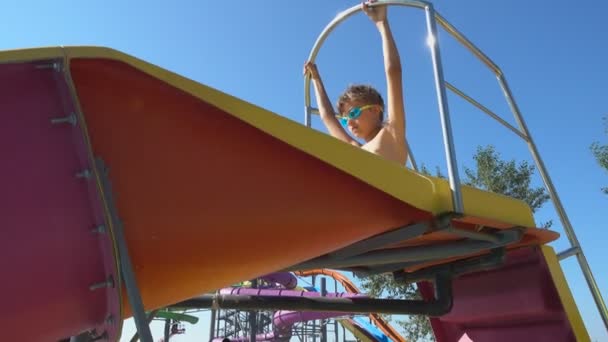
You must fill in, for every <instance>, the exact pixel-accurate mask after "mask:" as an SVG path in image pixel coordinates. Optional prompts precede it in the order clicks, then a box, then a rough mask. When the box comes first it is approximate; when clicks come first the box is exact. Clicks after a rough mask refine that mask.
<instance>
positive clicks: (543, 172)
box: [304, 0, 608, 329]
mask: <svg viewBox="0 0 608 342" xmlns="http://www.w3.org/2000/svg"><path fill="white" fill-rule="evenodd" d="M378 5H396V6H407V7H414V8H417V9H422V10H424V11H425V14H426V26H427V32H428V37H429V39H428V41H429V46H430V49H431V58H432V62H433V71H434V76H435V88H436V91H437V100H438V105H439V113H440V117H441V128H442V133H443V143H444V149H445V156H446V161H447V169H448V177H449V183H450V189H451V194H452V201H453V203H454V212H456V213H458V214H462V213H463V212H464V203H463V201H462V194H461V185H460V177H459V175H458V168H457V163H456V152H455V150H454V139H453V136H452V127H451V123H450V115H449V110H448V102H447V96H446V88H447V89H449V90H450V91H452V92H453V93H454V94H456V95H459V96H460V97H462V98H463V99H465V100H467V101H468V102H469V103H471V104H472V105H474V106H475V107H477V108H478V109H480V110H481V111H483V112H484V113H486V114H488V115H489V116H490V117H492V118H493V119H495V120H496V121H498V122H499V123H501V124H502V125H503V126H505V127H506V128H508V129H509V130H511V131H512V132H513V133H515V134H516V135H517V136H519V137H520V138H522V139H523V140H524V141H525V142H526V143H527V145H528V149H529V150H530V153H531V154H532V158H533V159H534V162H535V164H536V167H537V168H538V170H539V173H540V176H541V178H542V181H543V184H544V186H545V188H546V190H547V191H548V193H549V196H550V198H551V200H552V202H553V204H554V206H555V209H556V211H557V213H558V215H559V218H560V221H561V223H562V225H563V228H564V231H565V233H566V236H567V238H568V240H569V241H570V247H569V248H567V249H566V250H564V251H561V252H560V253H558V258H559V260H560V261H561V260H564V259H566V258H568V257H571V256H576V258H577V260H578V263H579V266H580V268H581V270H582V272H583V274H584V276H585V280H586V281H587V285H588V287H589V290H590V291H591V294H592V296H593V299H594V301H595V304H596V306H597V309H598V311H599V313H600V316H601V317H602V320H603V322H604V326H605V327H606V329H608V309H607V308H606V304H605V302H604V299H603V298H602V295H601V293H600V290H599V287H598V285H597V283H596V281H595V278H594V276H593V273H592V272H591V268H590V267H589V263H588V262H587V258H586V257H585V254H584V253H583V249H582V247H581V245H580V242H579V241H578V238H577V237H576V233H575V232H574V228H573V227H572V224H571V223H570V219H569V218H568V215H567V214H566V210H565V209H564V207H563V205H562V202H561V200H560V198H559V196H558V194H557V191H556V189H555V186H554V185H553V182H552V181H551V178H550V177H549V173H548V172H547V169H546V167H545V164H544V162H543V160H542V159H541V157H540V154H539V152H538V149H537V147H536V144H535V143H534V140H533V139H532V136H531V134H530V132H529V130H528V127H527V125H526V123H525V121H524V119H523V117H522V115H521V112H520V110H519V107H518V106H517V103H516V102H515V99H514V98H513V95H512V93H511V90H510V88H509V85H508V84H507V80H506V78H505V76H504V74H503V72H502V71H501V70H500V68H499V67H498V66H497V65H496V64H495V63H494V62H493V61H492V60H491V59H490V58H489V57H488V56H486V55H485V54H484V53H483V52H482V51H481V50H480V49H479V48H477V47H476V46H475V45H474V44H473V43H472V42H471V41H470V40H468V39H467V38H466V37H465V36H464V35H463V34H462V33H461V32H459V31H458V30H457V29H456V28H455V27H454V26H453V25H452V24H450V23H449V22H448V21H447V20H446V19H445V18H443V17H442V16H441V15H440V14H439V13H438V12H437V11H436V10H435V9H434V7H433V5H432V4H431V3H430V2H427V1H421V0H378V1H377V2H374V3H371V4H370V6H378ZM360 10H361V6H360V5H356V6H353V7H351V8H349V9H347V10H345V11H343V12H341V13H339V14H338V15H337V16H336V17H335V18H334V19H333V20H332V21H331V22H330V23H329V24H328V25H327V26H326V27H325V29H324V30H323V31H322V32H321V34H320V35H319V37H318V38H317V40H316V42H315V44H314V46H313V48H312V50H311V52H310V55H309V57H308V60H309V61H312V62H314V60H315V58H316V56H317V54H318V52H319V50H320V48H321V45H322V44H323V42H324V41H325V40H326V38H327V37H328V36H329V34H330V33H331V32H332V31H333V30H334V29H335V28H336V27H337V26H338V25H339V24H340V23H342V22H343V21H345V20H346V19H347V18H349V17H350V16H352V15H354V14H355V13H357V12H358V11H360ZM437 23H439V25H441V27H443V29H445V31H446V32H447V33H449V34H450V35H451V36H452V37H454V38H455V39H456V40H457V41H458V42H459V43H461V44H462V45H464V47H466V48H467V49H468V50H469V51H470V52H472V53H473V55H475V56H476V57H477V58H478V59H479V60H480V61H481V62H483V64H485V65H486V66H487V67H488V68H489V69H490V70H492V72H493V73H494V74H495V75H496V78H497V80H498V83H499V85H500V87H501V89H502V91H503V94H504V96H505V99H506V101H507V103H508V105H509V107H510V109H511V112H512V113H513V115H514V117H515V120H516V122H517V125H518V126H519V128H516V127H514V126H513V125H511V124H509V123H508V122H506V121H505V120H503V119H502V118H500V116H498V115H497V114H495V113H494V112H492V111H491V110H490V109H488V108H487V107H485V106H484V105H482V104H480V103H479V102H477V101H476V100H474V99H473V98H471V97H470V96H468V95H466V94H465V93H464V92H462V91H461V90H459V89H458V88H457V87H455V86H454V85H452V84H451V83H449V82H447V81H445V80H444V76H443V67H442V63H441V54H440V49H439V41H438V39H437ZM310 83H311V82H310V77H309V76H308V75H306V76H305V80H304V92H305V94H304V100H305V105H304V112H305V117H304V121H305V125H306V126H308V127H310V126H311V115H313V114H318V113H319V111H318V109H317V108H313V107H312V106H311V105H310V102H311V100H310V86H311V84H310ZM407 148H408V151H409V153H408V155H409V161H410V163H411V165H412V166H413V168H414V169H415V170H418V167H417V165H416V161H415V159H414V157H413V155H412V153H411V149H410V147H409V146H407Z"/></svg>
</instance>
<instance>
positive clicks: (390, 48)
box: [362, 1, 405, 134]
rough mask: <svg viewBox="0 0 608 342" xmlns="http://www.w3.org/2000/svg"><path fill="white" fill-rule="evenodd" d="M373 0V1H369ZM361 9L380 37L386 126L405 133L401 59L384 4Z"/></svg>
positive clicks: (364, 6)
mask: <svg viewBox="0 0 608 342" xmlns="http://www.w3.org/2000/svg"><path fill="white" fill-rule="evenodd" d="M370 2H373V1H370ZM362 6H363V11H364V12H365V13H366V14H367V15H368V16H369V17H370V19H371V20H372V21H373V22H374V24H376V27H377V28H378V31H379V32H380V35H381V37H382V52H383V55H384V71H385V73H386V84H387V110H386V111H387V112H388V126H389V127H391V128H393V129H394V130H396V132H397V133H398V134H405V105H404V100H403V81H402V69H401V59H400V56H399V52H398V51H397V46H396V44H395V40H394V39H393V34H392V32H391V29H390V26H389V24H388V19H387V16H386V8H387V6H386V5H383V6H374V7H369V6H367V3H364V4H363V5H362Z"/></svg>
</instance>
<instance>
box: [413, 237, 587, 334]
mask: <svg viewBox="0 0 608 342" xmlns="http://www.w3.org/2000/svg"><path fill="white" fill-rule="evenodd" d="M427 285H428V284H427V283H424V284H420V288H421V291H422V293H423V296H424V297H425V298H429V297H431V296H432V288H431V287H429V286H427ZM431 325H432V326H433V331H434V333H435V336H436V339H437V342H448V341H450V342H452V341H461V342H465V341H474V342H485V341H492V342H511V341H536V342H543V341H547V342H549V341H551V342H566V341H577V339H576V337H575V331H574V328H573V327H572V325H571V323H570V321H569V319H568V316H567V314H566V310H565V308H564V306H563V305H562V301H561V299H560V296H559V293H558V291H557V288H556V286H555V285H554V281H553V279H552V277H551V273H550V270H549V268H548V265H547V263H546V261H545V258H544V257H543V253H542V252H541V250H540V249H539V248H525V249H520V250H515V251H512V252H510V253H509V254H508V257H507V261H506V265H505V267H502V268H500V269H497V270H491V271H485V272H478V273H473V274H469V275H465V276H462V277H460V278H457V279H455V280H454V307H453V309H452V311H451V312H450V313H449V314H447V315H445V316H442V317H437V318H431ZM579 337H580V335H579ZM579 340H580V338H579Z"/></svg>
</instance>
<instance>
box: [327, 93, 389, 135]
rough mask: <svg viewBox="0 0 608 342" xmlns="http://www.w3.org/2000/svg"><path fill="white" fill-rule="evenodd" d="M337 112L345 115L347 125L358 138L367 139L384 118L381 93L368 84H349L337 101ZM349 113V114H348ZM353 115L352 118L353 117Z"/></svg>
mask: <svg viewBox="0 0 608 342" xmlns="http://www.w3.org/2000/svg"><path fill="white" fill-rule="evenodd" d="M336 106H337V109H338V113H339V115H340V116H342V117H347V118H349V119H348V123H347V126H348V128H349V130H350V131H351V133H352V134H353V135H355V136H356V137H358V138H362V139H365V140H369V139H371V138H373V136H371V135H372V134H374V132H377V129H378V127H381V126H382V121H383V120H384V100H383V99H382V95H380V93H379V92H378V91H377V90H376V89H374V88H373V87H371V86H369V85H363V84H355V85H350V86H349V87H348V88H346V90H345V91H344V92H343V93H342V95H340V97H339V98H338V102H337V105H336ZM349 113H350V115H349ZM353 117H354V118H353Z"/></svg>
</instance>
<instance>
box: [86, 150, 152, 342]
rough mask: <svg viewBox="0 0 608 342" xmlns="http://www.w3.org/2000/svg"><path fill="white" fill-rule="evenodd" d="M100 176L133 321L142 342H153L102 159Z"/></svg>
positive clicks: (99, 167)
mask: <svg viewBox="0 0 608 342" xmlns="http://www.w3.org/2000/svg"><path fill="white" fill-rule="evenodd" d="M95 166H96V167H97V170H98V174H99V177H100V181H101V186H102V189H103V194H104V196H105V200H106V206H107V208H108V210H109V212H110V213H109V214H110V220H111V223H112V227H113V229H114V237H115V239H116V245H117V247H118V255H119V262H120V271H121V274H122V278H123V280H124V284H125V288H126V290H127V296H128V298H129V304H130V305H131V308H132V310H133V319H134V321H135V326H136V327H137V332H138V333H139V336H140V337H139V338H140V339H141V341H142V342H153V340H152V333H151V332H150V326H149V325H148V323H147V319H146V313H145V311H144V305H143V302H142V300H141V295H140V293H139V288H138V287H137V281H136V280H135V274H134V273H133V265H131V258H130V257H129V250H128V248H127V241H126V239H125V236H124V231H123V228H122V222H120V219H119V218H118V213H117V211H116V206H115V205H114V199H113V196H112V184H111V182H110V177H109V175H108V170H107V169H106V166H105V164H104V162H103V160H101V159H97V160H96V165H95Z"/></svg>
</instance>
